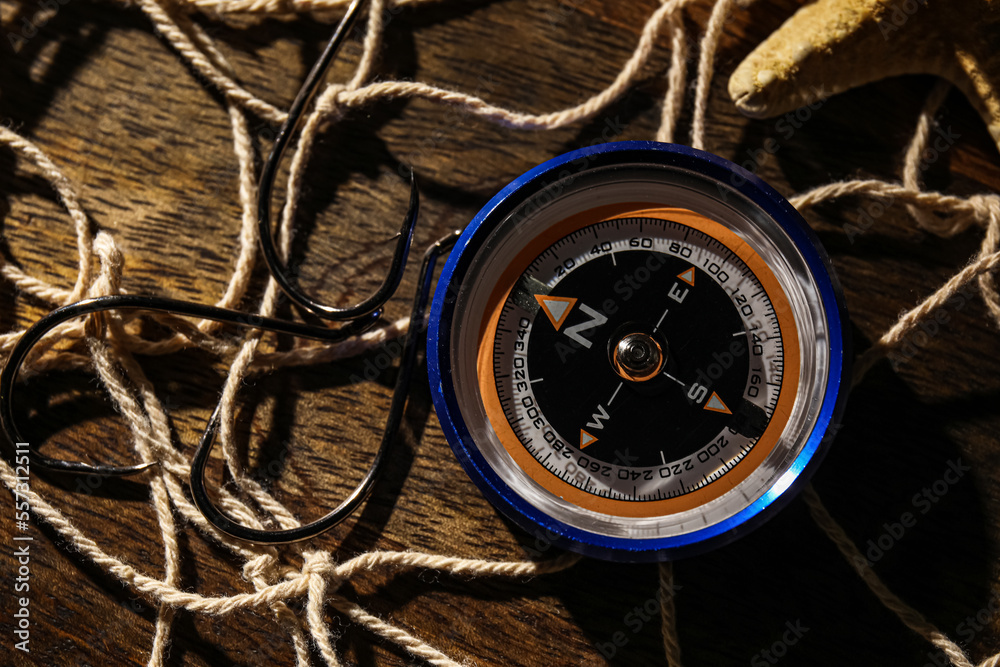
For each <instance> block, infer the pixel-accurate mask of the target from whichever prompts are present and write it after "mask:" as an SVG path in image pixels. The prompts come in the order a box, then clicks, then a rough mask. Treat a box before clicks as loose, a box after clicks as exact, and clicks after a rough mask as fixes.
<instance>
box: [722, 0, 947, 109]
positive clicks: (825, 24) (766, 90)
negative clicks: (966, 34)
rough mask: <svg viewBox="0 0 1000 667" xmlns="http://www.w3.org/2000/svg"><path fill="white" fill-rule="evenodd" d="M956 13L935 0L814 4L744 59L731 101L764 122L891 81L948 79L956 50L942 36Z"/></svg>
mask: <svg viewBox="0 0 1000 667" xmlns="http://www.w3.org/2000/svg"><path fill="white" fill-rule="evenodd" d="M955 4H963V3H961V2H959V3H955ZM907 10H909V12H907ZM955 10H956V8H955V7H954V6H953V5H952V6H949V5H948V3H945V2H942V1H941V0H909V2H903V1H902V0H818V1H817V2H815V3H813V4H810V5H806V6H805V7H803V8H801V9H800V10H799V11H798V12H796V13H795V14H794V15H793V16H792V17H791V18H790V19H788V20H787V21H786V22H785V23H784V25H782V26H781V27H780V28H779V29H778V30H777V31H775V33H774V34H773V35H771V36H770V37H769V38H768V39H767V40H765V41H764V42H763V43H762V44H761V45H760V46H758V47H757V48H756V49H755V50H754V51H753V52H752V53H750V55H748V56H747V57H746V59H745V60H744V61H743V62H742V63H741V64H740V65H739V67H737V69H736V71H735V72H734V73H733V75H732V77H731V78H730V79H729V94H730V96H731V97H732V99H733V101H734V102H735V103H736V106H737V108H738V109H739V110H740V111H742V112H743V113H744V114H746V115H748V116H751V117H756V118H763V117H768V116H775V115H778V114H782V113H785V112H787V111H790V110H792V109H796V108H798V107H800V106H802V105H803V104H808V103H811V102H814V101H816V100H818V99H822V98H823V97H826V96H828V95H832V94H836V93H839V92H843V91H845V90H848V89H850V88H854V87H857V86H861V85H864V84H866V83H870V82H872V81H876V80H878V79H882V78H885V77H889V76H897V75H900V74H911V73H933V74H939V75H943V76H947V77H948V78H953V77H952V76H951V75H954V74H955V73H956V72H957V64H956V61H955V57H954V50H953V49H951V48H949V47H948V46H947V43H946V41H945V40H944V39H943V37H942V34H943V32H944V31H945V30H947V29H948V26H949V25H951V23H952V21H949V20H943V19H944V18H945V17H946V15H949V14H956V13H958V12H956V11H955ZM953 18H954V17H953Z"/></svg>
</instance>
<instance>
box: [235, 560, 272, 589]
mask: <svg viewBox="0 0 1000 667" xmlns="http://www.w3.org/2000/svg"><path fill="white" fill-rule="evenodd" d="M276 563H277V561H276V560H275V558H274V556H272V555H270V554H262V555H260V556H257V557H256V558H254V559H252V560H248V561H247V562H246V564H244V565H243V578H244V579H246V580H247V581H249V582H251V583H253V584H255V585H256V584H257V582H260V583H266V582H269V581H273V580H274V579H275V571H274V566H275V564H276Z"/></svg>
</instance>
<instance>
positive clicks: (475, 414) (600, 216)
mask: <svg viewBox="0 0 1000 667" xmlns="http://www.w3.org/2000/svg"><path fill="white" fill-rule="evenodd" d="M602 148H603V149H604V150H596V149H590V150H591V152H589V153H588V152H585V151H583V152H577V153H576V154H569V155H568V156H563V157H562V158H557V159H556V160H554V161H552V162H550V163H547V164H546V165H542V166H541V167H539V168H537V169H536V170H534V171H533V172H529V173H528V174H526V175H525V176H524V177H522V178H521V179H519V181H515V182H514V183H513V184H512V185H511V186H508V188H507V189H506V190H505V191H504V192H502V193H501V194H500V195H498V196H497V198H495V199H494V201H493V202H491V204H490V205H488V206H487V207H486V208H485V209H484V211H483V212H481V213H480V215H479V216H478V217H477V219H476V220H475V221H473V223H472V224H471V225H470V226H469V228H468V229H467V230H466V232H465V233H464V234H463V240H464V241H465V243H463V242H462V241H460V242H459V246H458V248H457V249H456V251H455V252H454V253H453V254H452V257H451V259H450V260H449V263H448V265H447V266H446V268H445V271H444V275H443V276H442V280H441V283H440V284H439V287H438V291H437V294H436V296H435V303H434V307H433V310H432V318H431V326H430V329H429V337H428V348H429V362H430V364H429V366H430V371H431V377H432V389H434V390H435V404H436V408H437V411H438V414H439V417H441V422H442V425H443V426H444V429H445V433H446V434H447V435H448V437H449V441H450V442H451V444H452V448H453V449H454V450H455V452H456V454H457V455H458V457H459V460H460V461H461V462H462V464H463V466H464V467H465V468H466V470H467V472H469V473H470V476H472V478H473V480H474V481H475V482H476V483H477V485H478V486H479V487H480V489H481V490H483V491H484V493H485V494H486V495H487V497H488V498H490V500H491V501H493V502H494V504H496V505H497V507H498V508H499V509H501V511H503V512H504V513H505V514H507V515H508V516H510V517H511V518H512V519H514V520H515V521H516V522H517V523H519V524H520V525H522V526H523V527H525V528H526V529H528V530H529V531H532V532H535V533H539V534H544V535H545V536H546V537H547V538H548V539H555V540H556V541H557V542H559V543H560V544H562V545H563V546H566V547H568V548H571V549H575V550H577V551H581V552H583V553H588V554H591V555H596V556H601V557H606V558H612V559H617V560H650V559H663V558H671V557H674V556H676V555H679V554H685V553H690V552H692V551H697V550H701V549H705V548H708V547H710V546H713V545H717V544H720V543H722V542H726V541H729V540H731V539H733V538H734V537H736V536H737V535H738V534H740V533H742V532H745V531H746V530H747V529H748V528H750V527H752V526H753V525H755V524H756V523H759V522H760V521H761V520H763V519H764V518H766V516H768V515H769V514H770V513H771V512H773V511H774V510H775V509H776V508H777V507H778V506H780V505H781V504H782V503H783V502H784V501H786V500H787V498H788V497H790V496H791V495H792V493H791V491H792V488H791V487H797V486H798V485H800V484H801V483H802V482H803V481H804V480H805V479H806V478H807V477H808V473H809V472H811V468H812V467H813V466H814V465H815V464H816V463H818V461H819V459H820V458H821V454H822V449H823V448H824V447H825V444H826V443H825V439H824V437H823V436H824V435H825V432H826V431H827V427H828V426H829V424H831V423H832V422H833V419H834V416H835V415H836V414H837V413H838V412H839V410H840V409H841V408H842V404H843V393H844V392H842V391H841V390H840V378H841V377H842V375H843V364H844V356H845V355H844V354H843V331H842V329H843V326H844V323H845V322H846V317H845V315H844V313H843V306H842V297H841V295H840V292H839V289H838V288H837V285H836V281H835V279H833V278H832V271H831V270H830V268H829V263H828V261H827V260H826V256H825V254H823V253H822V250H821V249H819V246H818V244H817V242H816V241H815V239H814V237H812V235H811V234H810V233H809V232H808V229H807V228H806V227H805V226H804V224H803V223H802V222H801V219H799V218H798V216H797V214H795V213H794V210H793V209H791V207H790V206H789V205H788V204H787V202H784V200H781V199H780V196H778V195H777V194H776V193H774V192H773V191H771V190H770V188H767V186H766V185H764V184H763V183H761V182H760V181H757V179H755V178H754V177H753V176H752V175H750V174H747V173H745V172H742V173H741V172H739V171H738V168H737V167H735V165H730V164H728V163H726V162H725V161H723V160H721V159H720V158H717V157H715V156H710V155H709V154H706V153H702V152H699V151H694V150H693V149H689V148H685V147H678V146H671V145H664V144H649V143H634V142H627V143H623V144H609V145H607V146H606V147H598V149H602ZM734 176H736V178H734ZM783 202H784V204H783V205H782V203H783ZM445 371H447V372H445ZM435 380H436V381H437V386H435V384H434V381H435Z"/></svg>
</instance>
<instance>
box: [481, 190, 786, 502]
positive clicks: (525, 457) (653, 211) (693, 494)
mask: <svg viewBox="0 0 1000 667" xmlns="http://www.w3.org/2000/svg"><path fill="white" fill-rule="evenodd" d="M642 206H649V205H648V204H636V203H624V204H612V205H608V206H599V207H596V208H593V209H590V210H588V211H584V212H582V213H578V214H576V215H573V216H570V217H569V218H566V219H565V220H563V221H561V222H560V223H558V224H556V225H554V226H553V227H551V228H549V229H547V230H546V231H545V232H544V233H542V234H541V235H540V236H538V237H537V238H535V239H534V240H533V241H532V243H531V244H530V245H528V246H527V247H525V248H524V249H523V250H521V252H520V253H518V255H517V257H516V258H515V259H514V261H513V262H511V263H510V264H509V265H508V267H507V269H506V270H505V271H504V273H503V275H502V276H501V278H500V280H499V281H498V283H497V286H496V287H495V288H494V290H493V292H492V293H491V294H490V298H489V301H488V302H487V307H486V313H485V315H484V317H483V321H482V323H481V326H480V330H479V336H478V358H477V372H478V376H479V390H480V395H481V396H482V399H483V406H484V408H485V410H486V415H487V418H488V419H489V422H490V425H491V426H492V427H493V430H494V431H495V432H496V434H497V437H498V438H499V439H500V442H501V444H503V446H504V449H506V450H507V453H508V454H509V455H510V456H511V458H512V459H514V462H515V463H516V464H517V466H518V467H519V468H521V469H522V470H523V471H524V472H525V473H527V474H528V476H529V477H531V479H533V480H534V481H535V482H537V483H538V484H539V485H541V486H542V487H543V488H544V489H546V490H547V491H549V492H550V493H552V494H553V495H555V496H557V497H560V498H563V499H565V500H567V501H569V502H571V503H573V504H574V505H577V506H579V507H583V508H586V509H589V510H593V511H595V512H599V513H601V514H607V515H612V516H622V517H653V516H664V515H668V514H675V513H678V512H684V511H686V510H690V509H694V508H696V507H699V506H701V505H704V504H706V503H709V502H711V501H713V500H715V499H716V498H719V497H721V496H723V495H724V494H725V493H726V492H728V491H729V490H731V489H733V488H735V487H736V486H737V485H738V484H739V483H740V482H742V481H743V480H745V479H746V478H747V477H749V476H750V474H751V473H752V472H753V471H754V470H755V469H756V468H757V467H758V466H759V465H760V464H761V463H762V462H763V461H764V460H765V458H767V455H768V454H770V453H771V451H773V450H774V447H775V446H776V445H777V443H778V440H779V439H780V437H781V434H782V432H783V431H784V428H785V425H786V424H787V423H788V419H789V417H790V416H791V413H792V407H793V406H794V404H795V397H796V395H797V394H798V385H799V340H798V329H797V327H796V326H795V320H794V319H793V317H792V310H791V306H790V304H789V303H788V298H787V297H786V296H785V291H784V290H783V289H782V288H781V285H780V284H779V283H778V280H777V278H775V277H774V274H773V273H772V272H771V269H770V268H769V267H768V266H767V264H766V263H765V262H764V260H763V259H762V258H761V257H760V255H758V254H757V252H756V251H755V250H754V249H753V248H751V247H750V246H749V245H748V244H747V243H746V242H745V241H744V240H743V239H741V238H740V237H739V236H737V235H736V234H735V233H734V232H732V231H731V230H729V229H728V228H726V227H724V226H722V225H721V224H719V223H717V222H715V221H713V220H710V219H709V218H706V217H705V216H703V215H701V214H699V213H695V212H694V211H689V210H687V209H681V208H642ZM632 217H645V218H654V219H658V220H665V221H672V222H679V223H681V224H683V225H687V226H688V227H691V228H693V229H697V230H699V231H701V232H704V233H705V234H708V235H709V236H711V237H712V238H715V239H717V240H719V241H720V242H722V243H723V244H724V245H725V246H726V247H727V248H729V249H730V250H731V251H733V253H734V254H736V256H737V257H739V258H740V260H741V261H742V262H743V263H745V264H746V265H747V267H748V268H749V269H750V270H751V271H752V272H753V274H754V275H755V276H756V277H757V279H758V280H759V281H760V283H761V285H762V286H763V287H764V289H765V291H766V293H767V295H768V297H769V298H770V299H771V305H772V306H773V307H774V313H775V316H776V317H777V319H778V329H779V331H780V333H781V340H782V345H783V350H784V371H783V375H782V383H781V388H780V389H779V390H778V402H777V404H776V405H775V408H774V412H773V413H772V415H771V420H770V422H769V423H768V425H767V428H766V429H765V431H764V433H763V434H762V435H761V436H760V438H759V439H758V440H757V443H756V444H755V445H754V446H753V447H752V448H751V449H750V451H749V452H748V453H747V454H746V455H745V456H744V457H743V459H742V460H741V461H740V462H739V463H737V464H736V465H735V466H734V467H733V468H732V469H731V470H730V471H729V472H727V473H726V474H724V475H723V476H722V477H720V478H719V479H718V480H716V481H714V482H712V483H710V484H708V485H707V486H703V487H701V488H699V489H696V490H694V491H690V492H688V493H685V494H683V495H681V496H677V497H674V498H667V499H664V500H654V501H633V500H617V499H612V498H604V497H601V496H597V495H594V494H592V493H589V492H587V491H584V490H583V489H581V488H579V487H576V486H573V485H572V484H569V483H568V482H564V481H563V480H561V479H559V478H558V477H556V476H555V475H553V474H552V473H551V472H550V471H549V470H548V469H546V468H545V467H544V466H543V465H542V464H541V463H539V462H538V461H537V460H536V459H535V458H534V457H533V456H532V455H531V454H530V453H529V452H528V450H527V449H525V447H524V445H522V444H521V441H520V440H518V438H517V436H516V435H515V434H514V431H513V430H512V429H511V427H510V424H509V423H508V421H507V417H506V415H505V414H504V412H503V408H502V407H501V405H500V397H499V395H498V394H497V387H496V378H495V377H494V374H493V339H494V336H493V335H492V333H495V332H496V328H497V325H498V322H499V320H500V314H501V310H502V308H503V305H504V303H505V302H506V301H507V297H508V296H509V294H510V291H511V290H512V289H513V287H514V285H515V283H516V282H517V280H518V278H519V277H520V276H521V274H522V273H523V272H524V270H525V269H526V268H527V267H528V266H529V265H530V264H531V263H532V262H533V261H534V260H535V258H536V257H538V255H540V254H541V253H542V252H543V251H544V250H545V249H546V248H547V247H549V246H550V245H552V244H553V243H555V242H556V241H557V240H559V239H561V238H562V237H564V236H566V235H568V234H571V233H573V232H575V231H576V230H578V229H581V228H583V227H587V226H589V225H592V224H596V223H600V222H605V221H608V220H614V219H618V218H632ZM569 442H572V441H571V440H570V441H567V446H568V447H571V448H572V447H573V446H572V445H571V444H569ZM575 449H576V448H573V449H572V450H571V451H575Z"/></svg>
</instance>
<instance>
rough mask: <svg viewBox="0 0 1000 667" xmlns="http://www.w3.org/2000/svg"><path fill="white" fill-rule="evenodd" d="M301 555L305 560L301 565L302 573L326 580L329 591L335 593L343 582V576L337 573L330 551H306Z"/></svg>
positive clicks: (308, 576)
mask: <svg viewBox="0 0 1000 667" xmlns="http://www.w3.org/2000/svg"><path fill="white" fill-rule="evenodd" d="M303 555H304V556H305V562H304V563H303V565H302V575H303V576H304V577H307V578H313V577H315V578H316V579H318V580H321V581H325V582H327V584H328V589H329V592H330V593H335V592H336V591H337V589H339V588H340V585H341V584H342V583H344V578H343V577H341V576H339V575H338V574H337V568H336V567H335V566H334V564H333V560H332V558H331V556H330V552H329V551H307V552H305V553H304V554H303Z"/></svg>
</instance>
